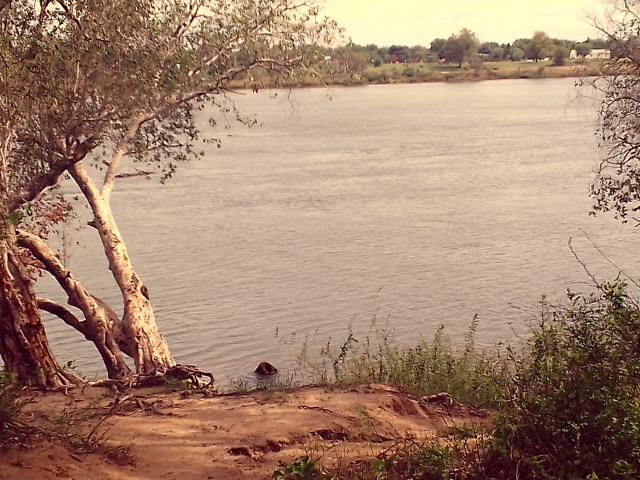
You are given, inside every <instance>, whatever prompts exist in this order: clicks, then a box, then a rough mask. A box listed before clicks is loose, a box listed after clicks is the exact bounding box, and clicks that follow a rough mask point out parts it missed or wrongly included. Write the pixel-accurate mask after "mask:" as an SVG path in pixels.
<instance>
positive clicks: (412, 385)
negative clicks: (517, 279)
mask: <svg viewBox="0 0 640 480" xmlns="http://www.w3.org/2000/svg"><path fill="white" fill-rule="evenodd" d="M476 328H477V320H475V319H474V322H473V324H472V325H471V327H470V329H469V332H468V333H467V337H466V341H465V344H464V345H463V346H462V347H460V348H456V347H454V346H453V345H452V344H451V342H450V341H449V340H448V338H447V337H446V335H445V333H444V329H443V328H440V329H439V330H438V331H437V332H436V334H435V336H434V338H433V340H432V341H426V340H424V341H422V342H421V343H419V344H418V345H417V346H415V347H412V348H404V347H399V346H398V345H397V344H395V343H394V342H393V341H392V340H390V338H389V336H388V334H387V333H386V332H384V331H381V332H379V333H378V338H377V339H376V340H377V341H376V342H375V343H374V344H372V343H371V342H370V340H369V339H367V341H366V343H365V345H364V346H362V347H360V346H359V344H358V341H357V340H356V339H355V338H354V337H353V335H350V336H349V337H348V339H347V341H346V342H345V343H344V344H343V345H342V346H341V348H340V352H332V351H331V349H330V348H329V346H327V347H326V348H325V350H324V353H325V355H327V356H328V357H330V358H332V359H333V360H332V367H333V376H332V378H331V379H330V381H332V382H335V383H337V384H371V383H381V384H387V385H392V386H395V387H398V388H400V389H402V390H405V391H408V392H409V393H411V394H413V395H416V396H424V395H433V394H437V393H441V392H446V393H449V394H450V395H452V396H453V397H454V398H455V400H456V401H458V402H461V403H466V404H469V405H473V406H477V407H495V406H497V405H498V403H499V402H500V401H501V400H502V398H503V396H504V381H505V379H506V375H507V372H506V367H505V363H504V362H503V361H502V360H501V359H500V358H499V356H498V355H497V354H496V355H489V354H486V353H485V352H479V351H477V349H476V348H475V345H474V337H475V331H476Z"/></svg>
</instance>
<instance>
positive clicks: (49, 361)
mask: <svg viewBox="0 0 640 480" xmlns="http://www.w3.org/2000/svg"><path fill="white" fill-rule="evenodd" d="M0 355H2V360H3V361H4V365H5V369H6V370H7V371H8V372H9V373H10V374H13V375H15V377H16V378H17V380H18V382H20V384H21V385H25V386H34V387H41V388H57V387H66V386H70V385H73V384H77V383H78V382H79V379H78V378H77V377H76V376H75V375H73V374H71V373H70V372H67V371H65V370H63V369H62V368H61V367H60V365H58V362H56V360H55V358H54V357H53V353H52V352H51V348H50V347H49V342H48V340H47V336H46V333H45V330H44V325H43V324H42V321H41V319H40V315H39V312H38V303H37V300H36V296H35V292H34V290H33V283H32V281H31V279H30V278H29V276H28V275H27V274H26V272H25V269H24V265H23V264H22V260H21V258H20V256H19V254H18V248H17V245H16V239H15V231H14V229H13V226H11V225H7V224H6V223H5V222H0Z"/></svg>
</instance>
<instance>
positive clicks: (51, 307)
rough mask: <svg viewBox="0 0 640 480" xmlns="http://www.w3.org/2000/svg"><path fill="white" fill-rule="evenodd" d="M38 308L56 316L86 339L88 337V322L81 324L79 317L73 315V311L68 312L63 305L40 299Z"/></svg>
mask: <svg viewBox="0 0 640 480" xmlns="http://www.w3.org/2000/svg"><path fill="white" fill-rule="evenodd" d="M38 308H39V309H40V310H43V311H45V312H49V313H50V314H52V315H55V316H56V317H58V318H60V319H61V320H62V321H63V322H64V323H66V324H67V325H69V326H70V327H73V328H74V329H76V330H77V331H78V332H80V333H82V334H83V335H84V336H85V337H86V336H87V333H88V330H87V324H86V322H81V321H80V320H78V317H76V316H75V315H74V314H73V313H71V311H69V310H67V309H66V308H64V307H63V306H62V305H59V304H57V303H56V302H54V301H53V300H49V299H46V298H39V299H38Z"/></svg>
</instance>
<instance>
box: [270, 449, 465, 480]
mask: <svg viewBox="0 0 640 480" xmlns="http://www.w3.org/2000/svg"><path fill="white" fill-rule="evenodd" d="M454 459H455V457H454V456H453V455H452V453H451V451H450V450H449V449H448V448H446V447H443V446H440V445H438V444H436V443H427V444H419V443H416V442H414V441H411V440H405V441H404V442H399V443H398V445H396V446H395V447H393V448H391V449H389V450H387V451H385V452H384V453H383V454H381V455H379V456H378V457H376V458H374V459H371V460H361V461H357V462H351V463H349V464H346V465H342V466H338V467H336V468H335V469H333V470H331V471H327V470H325V469H323V468H321V467H320V466H318V464H317V463H316V462H315V461H313V460H311V459H310V458H309V457H301V458H297V459H296V460H294V461H293V462H292V463H289V464H287V463H283V464H281V465H280V468H278V470H276V471H275V472H274V473H273V479H274V480H338V479H339V480H405V479H416V480H417V479H420V480H445V479H449V478H453V476H452V473H451V472H452V471H453V470H455V468H454Z"/></svg>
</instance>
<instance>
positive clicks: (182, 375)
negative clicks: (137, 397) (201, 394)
mask: <svg viewBox="0 0 640 480" xmlns="http://www.w3.org/2000/svg"><path fill="white" fill-rule="evenodd" d="M205 379H206V380H205ZM176 381H177V382H189V384H190V388H191V389H192V390H211V389H212V388H213V383H214V378H213V375H212V374H211V373H209V372H205V371H203V370H200V369H198V368H196V367H194V366H193V365H176V366H174V367H170V368H167V369H166V370H165V371H163V372H160V371H159V372H157V373H155V374H153V375H137V374H136V375H128V376H126V377H124V378H113V379H107V380H99V381H97V382H90V383H89V385H90V386H92V387H110V388H116V389H117V390H120V391H122V390H127V389H131V388H145V387H157V386H161V385H167V384H168V383H170V382H176Z"/></svg>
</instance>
